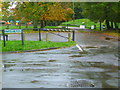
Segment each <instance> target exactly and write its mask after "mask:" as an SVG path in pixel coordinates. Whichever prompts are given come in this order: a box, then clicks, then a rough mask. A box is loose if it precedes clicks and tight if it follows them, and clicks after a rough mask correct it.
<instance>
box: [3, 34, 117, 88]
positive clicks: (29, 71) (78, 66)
mask: <svg viewBox="0 0 120 90" xmlns="http://www.w3.org/2000/svg"><path fill="white" fill-rule="evenodd" d="M44 34H45V33H43V38H44ZM31 35H32V36H31ZM61 35H67V34H66V33H61ZM16 36H18V35H17V34H16ZM26 36H31V37H32V40H36V39H37V37H36V34H26ZM53 37H54V38H53ZM10 38H11V39H13V37H12V35H11V37H10ZM15 39H16V38H15ZM26 39H29V38H27V37H26ZM49 40H53V41H57V40H58V41H67V39H62V38H59V37H56V38H55V36H54V35H51V34H49ZM76 41H77V43H78V45H79V46H81V47H82V48H83V49H84V50H85V52H80V51H79V50H78V48H77V47H76V46H73V47H70V48H63V49H56V50H50V51H38V52H30V53H15V54H4V55H3V63H4V66H5V67H4V72H3V88H70V87H75V88H76V87H78V88H81V87H85V88H86V87H87V88H88V87H96V88H116V87H118V51H117V50H118V41H117V40H116V39H110V40H106V39H105V36H103V35H101V34H99V33H96V34H95V33H76Z"/></svg>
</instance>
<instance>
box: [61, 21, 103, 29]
mask: <svg viewBox="0 0 120 90" xmlns="http://www.w3.org/2000/svg"><path fill="white" fill-rule="evenodd" d="M66 24H72V25H74V26H75V25H76V26H77V27H79V26H80V25H86V27H88V28H90V27H91V26H92V25H96V27H100V23H99V22H98V23H95V22H93V21H91V20H89V19H76V20H74V21H73V20H72V21H68V22H63V23H62V24H61V25H66ZM104 24H105V23H102V25H104Z"/></svg>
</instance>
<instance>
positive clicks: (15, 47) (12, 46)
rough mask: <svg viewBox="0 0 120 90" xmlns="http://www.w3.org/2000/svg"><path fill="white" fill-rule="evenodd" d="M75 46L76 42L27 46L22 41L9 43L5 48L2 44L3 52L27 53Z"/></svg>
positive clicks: (30, 42)
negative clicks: (27, 51)
mask: <svg viewBox="0 0 120 90" xmlns="http://www.w3.org/2000/svg"><path fill="white" fill-rule="evenodd" d="M1 42H2V41H1ZM75 44H76V43H75V42H74V41H71V42H51V41H47V42H45V41H25V45H21V41H19V40H16V41H7V42H6V47H4V46H3V42H2V52H8V51H25V50H35V49H44V48H52V47H70V46H73V45H75Z"/></svg>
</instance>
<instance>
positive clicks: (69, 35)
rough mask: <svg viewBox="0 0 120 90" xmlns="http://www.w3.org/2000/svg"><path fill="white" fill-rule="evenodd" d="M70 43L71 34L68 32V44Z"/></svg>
mask: <svg viewBox="0 0 120 90" xmlns="http://www.w3.org/2000/svg"><path fill="white" fill-rule="evenodd" d="M70 41H71V33H70V32H68V42H70Z"/></svg>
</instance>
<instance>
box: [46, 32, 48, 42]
mask: <svg viewBox="0 0 120 90" xmlns="http://www.w3.org/2000/svg"><path fill="white" fill-rule="evenodd" d="M46 41H48V32H46Z"/></svg>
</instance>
